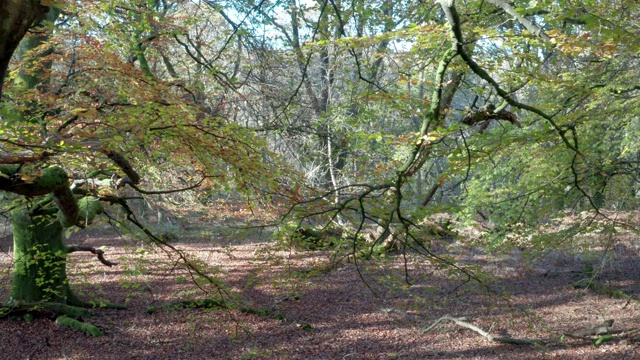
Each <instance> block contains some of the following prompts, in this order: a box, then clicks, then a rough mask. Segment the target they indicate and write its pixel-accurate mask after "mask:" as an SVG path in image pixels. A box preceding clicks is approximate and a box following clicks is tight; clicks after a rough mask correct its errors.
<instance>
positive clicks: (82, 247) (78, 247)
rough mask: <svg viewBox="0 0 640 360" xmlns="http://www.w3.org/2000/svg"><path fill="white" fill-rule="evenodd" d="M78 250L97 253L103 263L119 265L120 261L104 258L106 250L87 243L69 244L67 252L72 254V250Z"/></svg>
mask: <svg viewBox="0 0 640 360" xmlns="http://www.w3.org/2000/svg"><path fill="white" fill-rule="evenodd" d="M78 251H88V252H90V253H92V254H95V255H97V257H98V260H100V262H101V263H103V264H105V265H107V266H109V267H111V266H114V265H118V263H116V262H111V261H109V260H107V259H105V258H104V251H102V250H100V249H96V248H94V247H91V246H87V245H75V246H68V247H67V254H70V253H72V252H78Z"/></svg>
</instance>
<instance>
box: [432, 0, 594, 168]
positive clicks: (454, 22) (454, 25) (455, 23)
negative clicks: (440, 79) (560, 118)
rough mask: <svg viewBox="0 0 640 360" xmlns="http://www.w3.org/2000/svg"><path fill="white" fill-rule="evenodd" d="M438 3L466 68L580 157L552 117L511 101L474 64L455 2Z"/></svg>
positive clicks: (511, 99)
mask: <svg viewBox="0 0 640 360" xmlns="http://www.w3.org/2000/svg"><path fill="white" fill-rule="evenodd" d="M439 2H440V5H441V7H442V11H443V12H444V13H445V16H446V18H447V22H448V23H449V25H450V26H451V33H452V35H453V39H452V41H453V43H454V46H455V48H456V51H457V53H458V54H459V55H460V57H461V58H462V60H464V62H465V63H466V64H467V66H469V69H471V71H473V72H474V73H475V74H476V75H477V76H479V77H480V78H481V79H482V80H484V81H486V82H487V83H489V84H490V85H491V86H492V87H493V88H494V89H495V90H496V92H497V93H498V95H500V97H501V98H502V99H504V100H505V101H506V102H507V103H508V104H509V105H511V106H513V107H516V108H518V109H522V110H527V111H530V112H532V113H534V114H536V115H538V116H540V117H542V118H543V119H545V120H547V122H549V124H551V126H552V127H553V128H554V130H555V131H556V133H558V135H559V136H560V138H561V139H562V142H564V144H565V146H566V147H567V148H569V149H571V150H572V151H574V152H575V153H576V154H579V155H581V156H582V153H581V152H580V151H579V150H578V149H577V148H576V147H575V146H574V145H573V144H571V142H570V141H569V139H568V138H567V136H566V135H565V133H566V132H565V131H564V130H563V129H562V128H561V127H560V126H559V125H558V124H557V123H556V122H555V121H554V120H553V116H552V115H549V114H546V113H545V112H544V111H542V110H540V109H538V108H536V107H533V106H530V105H527V104H523V103H521V102H518V101H516V100H515V99H513V98H512V97H511V96H510V95H509V93H508V92H507V91H505V90H504V89H502V88H501V87H500V84H498V82H497V81H495V80H494V79H493V78H492V77H491V75H489V73H488V72H487V71H486V70H484V69H483V68H481V67H480V65H478V63H476V62H475V61H474V60H473V58H471V55H469V54H468V53H467V52H466V51H465V49H464V47H463V45H462V44H464V38H463V36H462V29H461V28H460V16H459V15H458V11H457V10H456V8H455V5H454V2H455V0H439Z"/></svg>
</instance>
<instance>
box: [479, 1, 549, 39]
mask: <svg viewBox="0 0 640 360" xmlns="http://www.w3.org/2000/svg"><path fill="white" fill-rule="evenodd" d="M487 2H490V3H492V4H493V5H495V6H497V7H499V8H501V9H502V10H504V11H505V12H506V13H507V14H509V15H511V16H513V17H514V18H515V19H516V20H518V22H519V23H520V24H522V26H524V27H525V28H527V30H529V31H531V32H532V33H534V34H535V35H536V36H538V37H540V38H541V39H542V40H544V41H547V42H548V41H551V38H550V37H549V35H547V34H546V33H545V32H544V31H543V30H542V29H541V28H540V27H539V26H538V25H536V24H534V23H533V22H532V21H531V20H529V19H527V18H526V17H524V16H522V15H520V14H518V12H517V11H516V9H515V8H514V7H513V6H511V5H510V4H509V3H508V2H506V1H504V0H487Z"/></svg>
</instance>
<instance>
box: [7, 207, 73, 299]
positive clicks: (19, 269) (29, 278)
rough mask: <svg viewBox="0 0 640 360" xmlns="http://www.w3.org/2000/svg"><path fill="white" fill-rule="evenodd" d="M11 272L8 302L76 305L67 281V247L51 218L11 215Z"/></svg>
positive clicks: (21, 213)
mask: <svg viewBox="0 0 640 360" xmlns="http://www.w3.org/2000/svg"><path fill="white" fill-rule="evenodd" d="M12 225H13V247H14V250H13V253H14V260H15V264H14V271H13V282H12V286H11V295H10V302H11V301H17V302H30V303H31V302H42V301H46V302H58V303H63V304H69V305H75V304H78V301H77V298H76V297H75V296H74V295H73V293H72V291H71V289H70V288H69V282H68V280H67V269H66V266H67V252H68V251H67V247H66V246H65V245H64V243H63V236H62V235H63V227H62V224H61V223H60V221H59V219H58V214H57V212H56V213H55V214H38V215H32V214H30V213H29V212H27V211H25V210H16V211H14V212H13V213H12Z"/></svg>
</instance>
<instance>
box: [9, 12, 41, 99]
mask: <svg viewBox="0 0 640 360" xmlns="http://www.w3.org/2000/svg"><path fill="white" fill-rule="evenodd" d="M40 3H41V1H40V0H23V1H17V0H2V1H0V19H2V20H1V21H0V98H1V97H2V85H3V84H4V77H5V74H6V72H7V68H8V67H9V62H10V61H11V56H13V53H14V52H15V50H16V48H17V47H18V44H20V41H21V40H22V38H23V37H24V35H25V34H26V33H27V30H29V28H30V27H31V25H33V24H34V23H38V22H40V20H41V19H42V16H43V15H44V14H46V13H47V12H48V11H49V8H48V7H47V6H42V5H40Z"/></svg>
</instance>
